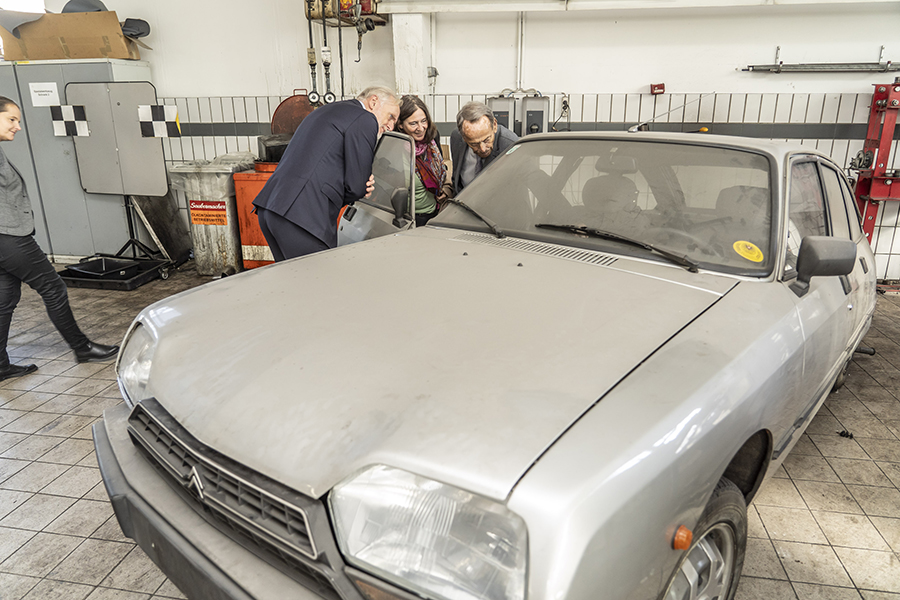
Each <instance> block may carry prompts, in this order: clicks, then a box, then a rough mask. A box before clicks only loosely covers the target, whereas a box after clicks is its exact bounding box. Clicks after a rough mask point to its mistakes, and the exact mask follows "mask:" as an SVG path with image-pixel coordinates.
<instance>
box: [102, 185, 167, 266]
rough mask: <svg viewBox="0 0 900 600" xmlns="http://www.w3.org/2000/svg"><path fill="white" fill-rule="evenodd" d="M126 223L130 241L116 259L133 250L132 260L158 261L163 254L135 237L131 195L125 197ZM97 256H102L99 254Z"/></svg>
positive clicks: (121, 249)
mask: <svg viewBox="0 0 900 600" xmlns="http://www.w3.org/2000/svg"><path fill="white" fill-rule="evenodd" d="M125 221H126V223H128V241H127V242H125V245H124V246H122V248H120V249H119V251H118V252H116V253H115V255H114V256H115V257H116V258H120V257H121V256H122V255H123V254H125V252H126V251H127V250H128V248H131V258H135V259H137V258H145V259H150V260H158V259H159V258H161V257H162V256H163V253H162V252H158V251H157V252H154V251H153V250H151V249H150V247H149V246H147V244H145V243H144V242H142V241H141V240H139V239H137V238H136V237H135V232H134V203H133V202H132V200H131V196H130V195H127V194H126V195H125ZM138 250H140V252H141V256H140V257H138ZM97 256H102V255H100V254H98V255H97Z"/></svg>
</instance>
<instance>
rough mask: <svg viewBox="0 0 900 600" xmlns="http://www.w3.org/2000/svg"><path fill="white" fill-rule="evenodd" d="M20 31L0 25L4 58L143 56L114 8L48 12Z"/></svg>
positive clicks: (132, 57) (25, 25) (60, 58)
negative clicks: (17, 32)
mask: <svg viewBox="0 0 900 600" xmlns="http://www.w3.org/2000/svg"><path fill="white" fill-rule="evenodd" d="M19 34H20V36H19V37H18V38H17V37H16V36H14V35H13V34H12V33H11V32H9V31H7V30H6V29H4V28H2V27H0V38H3V58H4V59H6V60H62V59H73V58H74V59H78V58H128V59H132V60H139V59H140V58H141V54H140V51H139V50H138V47H137V44H135V42H134V41H133V40H131V39H129V38H127V37H125V35H124V34H123V33H122V27H121V25H119V18H118V17H117V16H116V13H115V12H114V11H99V12H87V13H63V14H58V15H57V14H46V15H44V16H42V17H41V18H40V19H38V20H37V21H32V22H30V23H25V24H24V25H20V26H19Z"/></svg>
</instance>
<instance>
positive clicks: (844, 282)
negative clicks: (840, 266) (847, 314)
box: [840, 275, 853, 296]
mask: <svg viewBox="0 0 900 600" xmlns="http://www.w3.org/2000/svg"><path fill="white" fill-rule="evenodd" d="M840 280H841V287H842V288H844V295H845V296H846V295H847V294H849V293H850V292H851V291H853V286H852V285H850V278H849V277H847V276H846V275H841V277H840Z"/></svg>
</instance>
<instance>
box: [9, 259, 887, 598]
mask: <svg viewBox="0 0 900 600" xmlns="http://www.w3.org/2000/svg"><path fill="white" fill-rule="evenodd" d="M206 280H207V278H202V277H199V276H197V275H196V274H195V273H194V272H193V271H192V270H191V269H190V268H187V269H183V270H181V271H178V272H174V273H173V274H172V276H171V277H170V278H169V279H168V280H167V281H162V280H157V281H154V282H151V283H149V284H147V285H144V286H142V287H141V288H138V289H137V290H135V291H132V292H113V291H102V290H87V289H72V290H70V298H71V300H72V305H73V308H74V310H75V314H76V317H77V318H78V320H79V323H80V324H81V325H82V327H83V328H84V329H85V331H86V332H87V333H88V334H89V335H90V337H91V338H92V339H96V340H97V341H100V342H105V343H118V341H119V340H120V339H121V338H122V336H123V335H124V332H125V329H126V328H127V326H128V324H129V323H130V322H131V319H132V318H133V317H134V316H135V315H136V314H137V312H138V311H139V310H140V309H141V308H143V307H144V306H146V305H147V304H149V303H150V302H153V301H155V300H157V299H160V298H163V297H165V296H168V295H170V294H173V293H176V292H179V291H181V290H184V289H187V288H190V287H193V286H195V285H199V284H201V283H203V282H204V281H206ZM23 292H24V293H23V298H22V302H21V304H20V305H19V308H18V310H17V311H16V314H15V317H14V320H13V330H14V331H13V335H14V337H13V338H12V339H11V342H10V354H11V355H12V356H13V357H14V358H13V360H14V362H20V363H21V362H35V363H37V364H38V365H39V366H40V369H39V370H38V372H37V373H35V374H33V375H29V376H27V377H23V378H20V379H13V380H8V381H5V382H2V383H0V600H19V599H21V598H26V599H28V600H45V599H52V600H83V599H85V598H87V599H89V600H113V599H115V600H148V599H151V598H153V599H162V598H183V596H182V595H181V594H180V593H179V591H178V589H177V588H175V586H174V585H172V583H171V582H169V581H168V580H167V579H166V578H165V576H164V575H163V574H162V573H160V571H159V570H158V569H157V568H156V567H155V566H154V565H153V564H152V563H151V562H150V561H149V559H147V557H146V556H145V555H144V554H143V552H141V550H140V549H139V548H136V547H135V545H134V544H133V543H132V542H131V541H130V540H128V539H126V538H124V537H123V536H122V533H121V532H120V530H119V527H118V525H117V523H116V521H115V517H113V514H112V509H111V507H110V505H109V502H108V501H107V499H106V493H105V491H104V489H103V484H102V482H101V481H100V473H99V470H98V469H97V464H96V461H95V458H94V452H93V445H92V442H91V433H90V427H91V425H92V424H93V423H94V422H95V421H96V420H97V419H98V418H99V416H100V415H101V413H102V412H103V410H104V408H106V407H108V406H110V405H112V404H114V403H116V402H119V401H120V400H119V392H118V388H117V386H116V384H115V375H114V374H113V369H112V365H111V363H103V364H86V365H77V364H76V363H75V360H74V358H73V357H72V354H71V352H70V351H69V350H68V348H67V347H66V346H65V344H63V343H62V342H61V339H60V337H59V336H58V334H57V333H56V332H55V330H54V329H53V327H52V325H51V324H50V323H49V321H48V320H47V317H46V314H45V313H44V311H43V307H42V305H41V303H40V299H39V297H38V296H37V295H36V294H34V293H33V292H31V291H30V290H24V291H23ZM865 343H866V344H867V345H869V346H873V347H875V348H876V349H877V350H878V354H877V355H876V356H873V357H869V356H861V355H858V356H857V357H856V359H855V361H854V363H853V364H852V365H851V369H850V371H849V374H848V377H847V384H846V386H845V387H844V388H843V389H842V390H840V391H839V392H837V393H835V394H832V396H831V397H830V398H829V400H828V402H827V403H826V405H825V407H824V408H822V410H821V412H820V413H819V415H818V416H817V417H816V418H815V420H814V421H813V424H812V426H811V427H810V428H809V431H808V432H807V435H806V436H804V438H803V439H802V440H801V442H800V443H799V444H798V445H797V447H796V448H795V449H794V450H793V452H792V453H791V455H790V456H789V457H788V458H787V460H786V461H785V465H784V468H783V469H782V470H780V471H779V473H778V474H777V475H776V477H774V478H772V479H771V480H769V482H768V483H767V484H766V485H765V486H764V488H763V490H762V491H761V492H760V494H759V496H758V497H757V499H756V501H755V502H754V505H753V506H752V507H751V508H750V515H749V517H750V539H749V543H748V548H747V559H746V562H745V565H744V578H743V580H742V583H741V587H740V589H739V590H738V594H737V600H781V599H789V598H796V599H798V600H807V599H824V600H845V599H847V600H850V599H854V600H860V599H861V598H862V599H864V600H889V599H892V600H900V489H898V488H900V296H896V295H895V296H881V297H880V298H879V301H878V308H877V315H876V319H875V323H874V326H873V328H872V330H871V331H870V333H869V335H868V337H867V338H866V340H865ZM841 431H848V432H850V433H852V434H853V438H852V439H850V438H849V437H841V436H840V435H839V432H841ZM195 600H204V599H195Z"/></svg>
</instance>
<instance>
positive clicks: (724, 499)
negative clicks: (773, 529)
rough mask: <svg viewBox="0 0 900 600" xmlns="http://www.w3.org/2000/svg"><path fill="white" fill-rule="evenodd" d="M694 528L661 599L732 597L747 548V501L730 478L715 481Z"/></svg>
mask: <svg viewBox="0 0 900 600" xmlns="http://www.w3.org/2000/svg"><path fill="white" fill-rule="evenodd" d="M694 532H695V533H694V540H693V542H692V543H691V547H690V548H689V549H688V550H687V551H686V552H685V553H684V556H683V557H682V559H681V561H680V562H679V563H678V568H677V569H676V570H675V573H674V575H673V576H672V578H671V580H670V581H669V585H668V587H667V588H666V591H665V593H664V594H663V595H662V599H663V600H732V599H733V598H734V594H735V592H737V587H738V582H739V581H740V578H741V570H742V569H743V567H744V554H745V553H746V551H747V503H746V502H745V501H744V494H743V493H742V492H741V490H739V489H738V487H737V486H736V485H734V484H733V483H732V482H731V481H730V480H728V479H725V478H724V477H723V478H722V479H720V480H719V483H718V484H716V489H715V490H713V493H712V497H711V498H710V499H709V503H708V504H707V505H706V508H705V509H703V514H702V515H700V520H699V521H698V522H697V525H696V526H695V527H694Z"/></svg>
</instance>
